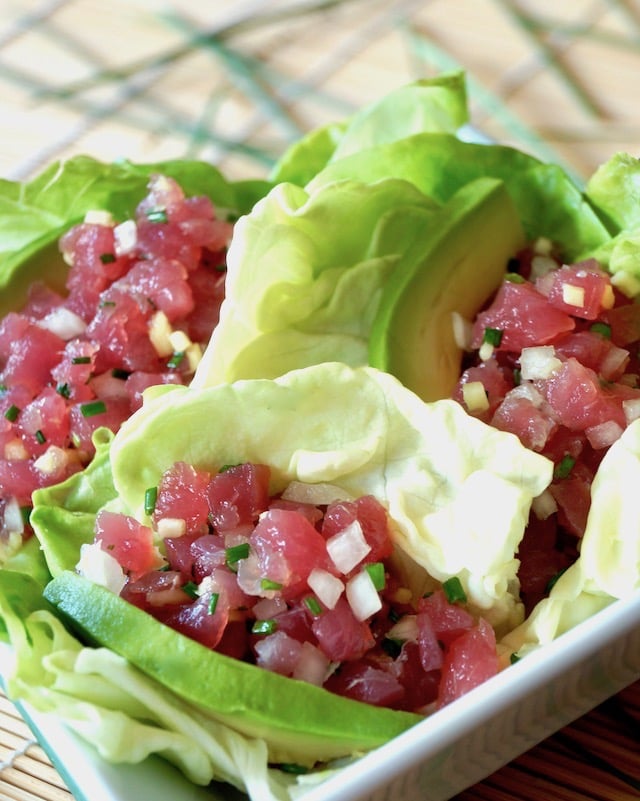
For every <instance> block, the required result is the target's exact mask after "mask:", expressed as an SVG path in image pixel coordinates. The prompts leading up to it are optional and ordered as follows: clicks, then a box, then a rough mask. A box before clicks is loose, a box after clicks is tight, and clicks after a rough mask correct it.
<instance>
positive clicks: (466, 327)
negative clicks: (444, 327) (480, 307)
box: [451, 311, 473, 350]
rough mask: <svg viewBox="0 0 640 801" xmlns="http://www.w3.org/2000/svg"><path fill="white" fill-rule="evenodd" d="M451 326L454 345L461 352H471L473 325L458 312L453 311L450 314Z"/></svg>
mask: <svg viewBox="0 0 640 801" xmlns="http://www.w3.org/2000/svg"><path fill="white" fill-rule="evenodd" d="M451 325H452V326H453V338H454V340H455V343H456V345H457V346H458V347H459V348H461V349H462V350H471V340H472V339H473V324H472V323H471V322H470V321H469V320H467V319H466V317H463V316H462V315H461V314H460V313H459V312H457V311H454V312H451Z"/></svg>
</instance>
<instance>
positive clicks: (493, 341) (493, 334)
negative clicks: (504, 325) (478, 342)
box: [482, 328, 503, 348]
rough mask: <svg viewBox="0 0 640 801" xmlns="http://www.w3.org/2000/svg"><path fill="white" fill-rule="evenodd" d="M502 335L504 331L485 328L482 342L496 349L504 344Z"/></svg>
mask: <svg viewBox="0 0 640 801" xmlns="http://www.w3.org/2000/svg"><path fill="white" fill-rule="evenodd" d="M502 334H503V331H501V330H500V329H499V328H485V329H484V334H483V336H482V341H483V342H486V343H487V344H488V345H493V347H494V348H498V347H500V343H501V342H502Z"/></svg>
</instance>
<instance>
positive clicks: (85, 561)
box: [76, 542, 127, 595]
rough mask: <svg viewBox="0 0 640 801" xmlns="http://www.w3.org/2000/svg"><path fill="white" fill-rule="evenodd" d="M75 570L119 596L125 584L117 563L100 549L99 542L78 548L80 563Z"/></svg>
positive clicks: (122, 572) (124, 577)
mask: <svg viewBox="0 0 640 801" xmlns="http://www.w3.org/2000/svg"><path fill="white" fill-rule="evenodd" d="M76 570H77V571H78V573H80V575H81V576H84V577H85V578H87V579H89V581H92V582H93V583H94V584H99V585H100V586H101V587H106V588H107V589H108V590H111V592H113V593H115V594H116V595H119V594H120V592H121V591H122V588H123V587H124V585H125V584H126V583H127V577H126V576H125V574H124V571H123V569H122V567H121V566H120V564H119V563H118V561H117V560H116V559H115V558H114V557H113V556H111V554H110V553H108V552H107V551H105V550H103V549H102V548H101V547H100V543H99V542H94V543H92V544H91V545H88V544H86V543H85V544H84V545H81V546H80V561H79V562H78V564H77V565H76Z"/></svg>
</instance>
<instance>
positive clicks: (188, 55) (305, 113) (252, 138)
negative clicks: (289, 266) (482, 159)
mask: <svg viewBox="0 0 640 801" xmlns="http://www.w3.org/2000/svg"><path fill="white" fill-rule="evenodd" d="M454 68H462V69H464V70H465V71H466V72H467V75H468V82H469V89H470V98H471V110H472V114H473V119H474V122H475V123H476V124H477V125H479V126H480V127H481V128H482V129H484V131H485V132H486V133H487V134H489V135H490V136H492V137H493V138H495V139H496V140H498V141H501V142H505V143H508V144H515V145H516V146H519V147H522V148H524V149H526V150H528V151H530V152H533V153H534V154H535V155H539V156H540V157H542V158H545V159H547V160H554V161H558V162H560V163H563V164H564V165H565V166H566V167H567V168H568V169H569V170H570V171H572V172H573V173H574V174H576V175H578V176H588V175H590V174H591V173H592V172H593V170H594V169H595V167H596V166H598V165H599V164H600V163H602V162H603V161H605V160H607V159H608V158H609V156H610V155H612V154H613V153H614V152H616V151H617V150H627V151H630V152H632V153H634V154H636V153H637V151H638V143H639V142H640V104H639V103H638V102H637V100H638V96H637V75H638V74H639V72H640V4H639V3H638V0H571V1H570V2H557V0H234V1H233V2H232V3H231V2H215V3H193V2H192V0H170V1H169V0H168V1H167V2H163V3H157V4H156V3H149V2H147V1H146V0H29V2H24V0H0V120H1V126H0V129H1V130H0V177H3V178H10V179H23V178H27V177H29V176H31V175H33V174H34V173H35V172H37V171H39V170H40V169H41V168H42V167H43V166H44V165H45V164H47V163H48V162H49V161H51V160H53V159H57V158H62V157H68V156H71V155H73V154H76V153H79V152H84V153H89V154H91V155H95V156H96V157H97V158H102V159H104V160H110V159H113V158H120V157H126V158H129V159H131V160H133V161H136V160H138V161H155V160H161V159H163V158H174V157H182V156H187V157H197V158H203V159H207V160H210V161H212V162H213V163H216V164H219V165H220V166H221V167H223V168H224V170H225V172H226V173H227V174H228V175H229V176H230V177H236V176H238V177H244V176H245V175H255V174H256V172H258V173H259V174H262V173H263V172H264V171H265V170H266V169H267V168H268V166H269V164H270V162H272V160H273V159H274V158H275V157H276V156H277V155H278V154H279V153H281V152H282V150H283V149H284V148H285V147H286V146H287V145H288V144H289V143H290V142H291V141H292V140H294V139H297V138H298V137H299V136H300V135H301V133H303V132H304V131H306V130H308V129H309V128H311V127H314V126H316V125H319V124H322V123H324V122H327V121H329V120H335V119H338V118H342V117H343V116H344V115H345V114H347V113H350V112H351V111H353V110H354V109H355V108H357V107H359V106H361V105H362V104H363V103H366V102H368V101H372V100H375V99H377V98H378V97H380V96H381V95H382V94H384V93H385V92H387V91H390V90H391V89H393V88H395V87H397V86H399V85H400V84H402V83H405V82H407V81H409V80H414V79H415V78H417V77H424V76H429V75H433V74H436V73H439V72H442V71H445V70H450V69H454Z"/></svg>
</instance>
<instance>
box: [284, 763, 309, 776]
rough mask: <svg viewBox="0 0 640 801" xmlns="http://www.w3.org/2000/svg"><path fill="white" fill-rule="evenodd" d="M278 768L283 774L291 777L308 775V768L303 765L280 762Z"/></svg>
mask: <svg viewBox="0 0 640 801" xmlns="http://www.w3.org/2000/svg"><path fill="white" fill-rule="evenodd" d="M278 767H279V768H280V770H281V771H283V772H284V773H290V774H291V775H293V776H302V775H304V774H305V773H309V768H307V767H305V766H304V765H298V764H296V763H295V762H281V763H280V764H279V765H278Z"/></svg>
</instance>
